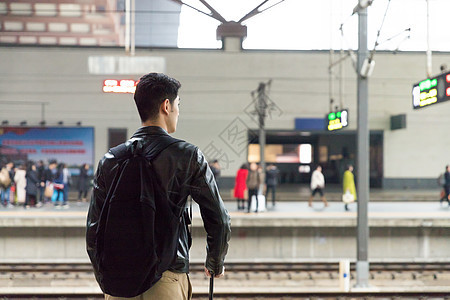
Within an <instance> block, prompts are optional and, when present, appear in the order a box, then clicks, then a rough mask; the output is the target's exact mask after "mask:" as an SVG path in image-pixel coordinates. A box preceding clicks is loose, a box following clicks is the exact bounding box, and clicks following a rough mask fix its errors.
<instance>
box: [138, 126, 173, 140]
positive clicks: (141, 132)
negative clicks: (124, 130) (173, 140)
mask: <svg viewBox="0 0 450 300" xmlns="http://www.w3.org/2000/svg"><path fill="white" fill-rule="evenodd" d="M148 135H158V136H160V135H169V134H168V133H167V131H165V130H164V129H163V128H161V127H159V126H145V127H141V128H139V129H138V130H136V132H135V133H134V134H133V136H132V137H131V138H142V137H145V136H148Z"/></svg>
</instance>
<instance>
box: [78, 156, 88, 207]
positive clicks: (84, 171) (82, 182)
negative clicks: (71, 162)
mask: <svg viewBox="0 0 450 300" xmlns="http://www.w3.org/2000/svg"><path fill="white" fill-rule="evenodd" d="M88 170H89V165H88V164H83V165H82V166H81V167H80V175H79V176H78V201H81V200H82V201H83V202H86V196H87V191H88Z"/></svg>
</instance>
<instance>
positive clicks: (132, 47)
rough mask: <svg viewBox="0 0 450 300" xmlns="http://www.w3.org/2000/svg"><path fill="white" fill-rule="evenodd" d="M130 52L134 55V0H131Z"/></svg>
mask: <svg viewBox="0 0 450 300" xmlns="http://www.w3.org/2000/svg"><path fill="white" fill-rule="evenodd" d="M130 39H131V52H130V54H131V55H133V56H134V49H135V46H136V45H135V44H136V1H135V0H131V34H130Z"/></svg>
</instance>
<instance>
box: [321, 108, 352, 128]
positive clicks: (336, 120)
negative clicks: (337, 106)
mask: <svg viewBox="0 0 450 300" xmlns="http://www.w3.org/2000/svg"><path fill="white" fill-rule="evenodd" d="M325 121H326V128H327V130H328V131H333V130H338V129H342V128H344V127H347V126H348V111H347V110H346V109H343V110H340V111H337V112H331V113H329V114H328V115H327V116H326V117H325Z"/></svg>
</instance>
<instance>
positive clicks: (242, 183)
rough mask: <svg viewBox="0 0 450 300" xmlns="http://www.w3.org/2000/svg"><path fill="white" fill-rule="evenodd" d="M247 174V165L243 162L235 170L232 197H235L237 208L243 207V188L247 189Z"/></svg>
mask: <svg viewBox="0 0 450 300" xmlns="http://www.w3.org/2000/svg"><path fill="white" fill-rule="evenodd" d="M247 176H248V167H247V164H243V165H242V166H241V167H240V168H239V170H238V171H237V174H236V180H235V184H234V198H236V199H237V205H238V210H241V209H242V210H244V209H245V199H246V197H245V190H246V189H247V183H246V182H247Z"/></svg>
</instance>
